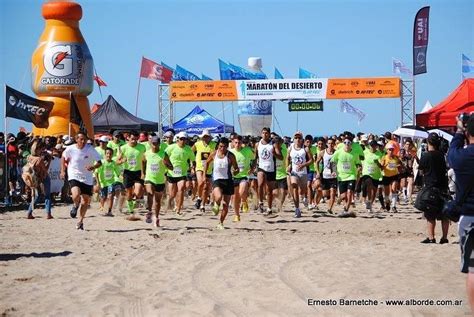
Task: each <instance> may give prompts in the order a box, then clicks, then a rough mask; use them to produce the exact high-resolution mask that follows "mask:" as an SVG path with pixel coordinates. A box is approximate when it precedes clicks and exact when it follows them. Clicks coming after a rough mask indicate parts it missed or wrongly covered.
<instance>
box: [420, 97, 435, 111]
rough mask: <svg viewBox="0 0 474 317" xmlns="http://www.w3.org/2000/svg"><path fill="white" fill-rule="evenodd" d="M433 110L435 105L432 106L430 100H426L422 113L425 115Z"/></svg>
mask: <svg viewBox="0 0 474 317" xmlns="http://www.w3.org/2000/svg"><path fill="white" fill-rule="evenodd" d="M431 108H433V105H432V104H431V102H430V101H429V100H426V103H425V105H424V106H423V109H421V113H424V112H426V111H428V110H430V109H431Z"/></svg>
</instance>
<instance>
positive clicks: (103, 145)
mask: <svg viewBox="0 0 474 317" xmlns="http://www.w3.org/2000/svg"><path fill="white" fill-rule="evenodd" d="M108 142H109V138H108V137H107V136H106V135H103V136H101V137H100V138H99V146H96V148H95V150H96V151H97V153H99V155H100V159H101V161H102V164H103V163H104V162H105V150H106V149H107V144H108ZM99 170H100V168H98V169H96V171H95V173H94V178H95V185H94V194H95V195H97V194H99V196H100V200H99V204H100V207H99V210H100V211H104V204H105V201H106V200H107V195H108V194H107V193H105V196H103V192H102V191H101V188H103V187H101V185H100V184H99V178H98V175H97V173H98V172H99Z"/></svg>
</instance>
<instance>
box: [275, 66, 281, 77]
mask: <svg viewBox="0 0 474 317" xmlns="http://www.w3.org/2000/svg"><path fill="white" fill-rule="evenodd" d="M275 79H283V75H282V74H281V73H280V71H279V70H278V68H276V67H275Z"/></svg>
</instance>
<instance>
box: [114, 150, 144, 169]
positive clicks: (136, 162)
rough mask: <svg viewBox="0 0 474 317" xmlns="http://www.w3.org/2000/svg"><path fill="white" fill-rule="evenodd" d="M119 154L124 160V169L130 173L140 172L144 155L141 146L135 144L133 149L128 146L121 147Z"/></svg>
mask: <svg viewBox="0 0 474 317" xmlns="http://www.w3.org/2000/svg"><path fill="white" fill-rule="evenodd" d="M120 152H122V157H124V158H125V159H126V161H125V163H124V164H125V165H124V169H126V170H129V171H132V172H136V171H141V170H142V161H143V154H144V153H145V146H144V145H143V144H140V143H137V145H135V146H133V147H132V146H130V145H128V144H125V145H122V146H121V147H120Z"/></svg>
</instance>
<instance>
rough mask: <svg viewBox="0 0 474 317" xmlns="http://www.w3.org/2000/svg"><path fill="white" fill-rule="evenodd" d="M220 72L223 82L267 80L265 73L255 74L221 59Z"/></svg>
mask: <svg viewBox="0 0 474 317" xmlns="http://www.w3.org/2000/svg"><path fill="white" fill-rule="evenodd" d="M219 72H220V76H221V80H243V79H267V76H266V75H265V74H264V73H263V72H253V71H251V70H247V69H245V68H243V67H240V66H237V65H234V64H231V63H226V62H224V61H223V60H221V59H219Z"/></svg>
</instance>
